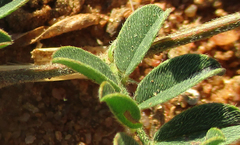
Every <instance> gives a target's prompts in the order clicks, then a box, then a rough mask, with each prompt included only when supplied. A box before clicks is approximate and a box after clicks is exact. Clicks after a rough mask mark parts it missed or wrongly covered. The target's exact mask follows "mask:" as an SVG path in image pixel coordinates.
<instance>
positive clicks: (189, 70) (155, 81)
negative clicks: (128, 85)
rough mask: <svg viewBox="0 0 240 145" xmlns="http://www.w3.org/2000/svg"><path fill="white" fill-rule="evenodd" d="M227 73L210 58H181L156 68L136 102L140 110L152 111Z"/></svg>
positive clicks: (143, 83) (147, 79)
mask: <svg viewBox="0 0 240 145" xmlns="http://www.w3.org/2000/svg"><path fill="white" fill-rule="evenodd" d="M224 72H225V69H223V68H221V66H220V64H219V63H218V62H217V61H216V60H215V59H213V58H210V57H208V56H207V55H200V54H186V55H182V56H178V57H175V58H172V59H169V60H167V61H165V62H163V63H162V64H160V65H159V66H157V67H156V68H154V69H153V70H152V71H151V72H150V73H149V74H148V75H147V76H146V77H145V78H144V79H143V80H142V81H141V82H140V84H139V85H138V88H137V91H136V93H135V98H136V101H137V103H139V108H141V109H144V108H149V107H152V106H155V105H157V104H160V103H163V102H166V101H168V100H170V99H172V98H173V97H176V96H177V95H179V94H181V93H183V92H184V91H186V90H188V89H189V88H191V87H193V86H194V85H196V84H197V83H199V82H200V81H202V80H204V79H206V78H208V77H211V76H213V75H217V74H222V73H224Z"/></svg>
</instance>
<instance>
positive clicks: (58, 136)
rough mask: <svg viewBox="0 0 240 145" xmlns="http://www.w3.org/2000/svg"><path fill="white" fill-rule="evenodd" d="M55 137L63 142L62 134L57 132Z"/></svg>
mask: <svg viewBox="0 0 240 145" xmlns="http://www.w3.org/2000/svg"><path fill="white" fill-rule="evenodd" d="M55 136H56V139H57V140H58V141H61V140H62V133H61V132H60V131H56V132H55Z"/></svg>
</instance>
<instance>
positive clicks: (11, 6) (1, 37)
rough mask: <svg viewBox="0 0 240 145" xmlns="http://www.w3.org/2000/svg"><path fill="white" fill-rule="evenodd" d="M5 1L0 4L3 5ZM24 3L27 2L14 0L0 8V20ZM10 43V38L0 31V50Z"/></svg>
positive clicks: (25, 0)
mask: <svg viewBox="0 0 240 145" xmlns="http://www.w3.org/2000/svg"><path fill="white" fill-rule="evenodd" d="M5 1H6V0H5ZM5 1H4V0H3V1H2V3H5ZM26 2H28V0H14V1H12V2H9V3H7V4H5V5H4V6H2V7H0V19H2V18H4V17H6V16H7V15H9V14H11V13H12V12H14V11H15V10H17V9H18V8H19V7H21V6H22V5H24V4H25V3H26ZM12 43H13V41H12V39H11V36H10V35H9V34H8V33H7V32H5V31H4V30H2V29H0V49H1V48H4V47H6V46H8V45H11V44H12Z"/></svg>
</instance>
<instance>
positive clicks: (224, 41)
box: [210, 30, 239, 46]
mask: <svg viewBox="0 0 240 145" xmlns="http://www.w3.org/2000/svg"><path fill="white" fill-rule="evenodd" d="M238 37H239V34H238V33H237V32H236V30H231V31H227V32H223V33H220V34H218V35H215V36H213V37H212V38H210V40H211V41H213V42H214V43H215V44H216V45H218V46H222V45H228V44H231V43H233V42H235V41H237V40H238Z"/></svg>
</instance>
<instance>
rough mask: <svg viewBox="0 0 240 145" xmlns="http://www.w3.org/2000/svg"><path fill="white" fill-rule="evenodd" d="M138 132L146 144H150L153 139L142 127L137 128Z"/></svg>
mask: <svg viewBox="0 0 240 145" xmlns="http://www.w3.org/2000/svg"><path fill="white" fill-rule="evenodd" d="M137 134H138V137H139V138H140V140H141V141H142V143H143V144H144V145H150V142H151V141H150V139H149V137H148V135H147V134H146V132H145V131H144V129H143V128H142V127H141V128H138V129H137Z"/></svg>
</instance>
